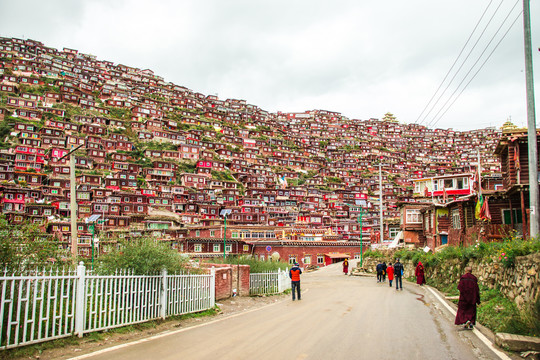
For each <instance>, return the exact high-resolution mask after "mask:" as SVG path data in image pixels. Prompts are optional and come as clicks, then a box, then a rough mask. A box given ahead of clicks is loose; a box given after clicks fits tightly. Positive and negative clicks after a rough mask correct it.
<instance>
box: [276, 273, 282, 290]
mask: <svg viewBox="0 0 540 360" xmlns="http://www.w3.org/2000/svg"><path fill="white" fill-rule="evenodd" d="M277 281H278V289H277V290H278V293H281V292H282V291H283V278H282V276H281V269H278V271H277Z"/></svg>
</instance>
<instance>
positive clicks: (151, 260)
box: [97, 237, 187, 275]
mask: <svg viewBox="0 0 540 360" xmlns="http://www.w3.org/2000/svg"><path fill="white" fill-rule="evenodd" d="M186 265H187V260H186V259H185V258H183V257H182V256H181V255H180V253H178V252H177V251H176V250H173V249H171V248H170V247H169V246H168V245H167V244H165V243H161V242H160V241H159V240H157V239H155V238H152V237H139V238H131V239H129V240H123V241H121V242H120V247H119V248H118V249H116V250H114V251H113V252H111V253H109V254H106V255H102V256H100V257H99V262H98V264H97V270H98V271H99V272H101V273H114V272H115V271H116V270H117V269H129V270H133V272H134V273H135V274H138V275H142V274H149V273H154V272H157V271H161V270H162V269H167V271H168V272H169V273H173V272H178V271H184V270H185V269H186Z"/></svg>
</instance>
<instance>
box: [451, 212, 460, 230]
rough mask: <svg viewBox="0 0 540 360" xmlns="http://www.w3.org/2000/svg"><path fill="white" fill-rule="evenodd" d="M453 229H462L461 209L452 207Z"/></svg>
mask: <svg viewBox="0 0 540 360" xmlns="http://www.w3.org/2000/svg"><path fill="white" fill-rule="evenodd" d="M452 229H461V221H460V217H459V209H452Z"/></svg>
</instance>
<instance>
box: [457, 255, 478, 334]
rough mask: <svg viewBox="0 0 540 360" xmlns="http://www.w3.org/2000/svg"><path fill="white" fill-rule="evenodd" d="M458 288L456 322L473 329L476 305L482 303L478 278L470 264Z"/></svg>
mask: <svg viewBox="0 0 540 360" xmlns="http://www.w3.org/2000/svg"><path fill="white" fill-rule="evenodd" d="M458 290H459V301H458V311H457V314H456V321H455V324H456V325H463V324H465V328H466V329H472V327H473V325H474V324H476V305H478V304H480V289H479V288H478V279H476V276H474V275H473V274H472V268H471V267H470V266H467V267H466V268H465V274H464V275H463V276H462V277H461V279H460V280H459V284H458Z"/></svg>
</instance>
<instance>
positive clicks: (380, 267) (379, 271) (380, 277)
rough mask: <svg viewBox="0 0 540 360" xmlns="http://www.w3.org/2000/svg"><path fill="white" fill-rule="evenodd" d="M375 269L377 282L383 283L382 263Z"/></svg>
mask: <svg viewBox="0 0 540 360" xmlns="http://www.w3.org/2000/svg"><path fill="white" fill-rule="evenodd" d="M375 269H376V270H377V282H381V281H382V263H378V264H377V267H376V268H375Z"/></svg>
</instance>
